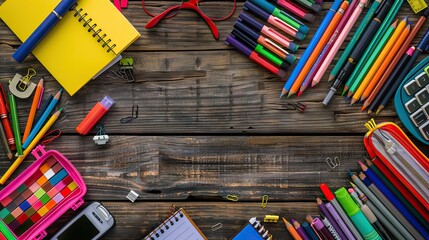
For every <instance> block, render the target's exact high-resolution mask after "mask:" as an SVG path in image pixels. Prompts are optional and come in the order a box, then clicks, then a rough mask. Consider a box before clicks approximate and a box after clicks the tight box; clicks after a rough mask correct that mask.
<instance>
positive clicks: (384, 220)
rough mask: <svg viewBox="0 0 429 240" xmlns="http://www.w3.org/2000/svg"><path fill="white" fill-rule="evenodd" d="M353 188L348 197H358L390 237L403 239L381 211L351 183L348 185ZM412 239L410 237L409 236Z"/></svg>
mask: <svg viewBox="0 0 429 240" xmlns="http://www.w3.org/2000/svg"><path fill="white" fill-rule="evenodd" d="M350 184H351V185H352V187H353V190H354V192H352V193H351V194H350V195H351V196H352V197H353V196H356V195H358V197H357V198H358V199H360V200H362V203H363V204H366V205H367V206H368V207H369V209H371V211H372V212H373V213H374V214H375V216H376V217H377V218H378V219H379V220H380V222H381V223H382V224H383V225H384V226H385V227H386V228H387V229H388V230H389V231H390V233H392V235H393V236H394V237H395V238H396V239H405V238H404V236H402V235H401V233H400V232H399V231H398V230H397V229H396V227H395V226H394V225H393V223H391V222H390V221H389V220H387V217H385V216H384V215H383V214H382V213H381V210H379V209H378V208H377V207H376V206H375V205H374V204H373V203H372V202H371V201H370V200H369V199H368V198H367V197H366V195H365V194H364V193H363V192H362V191H361V190H360V189H359V188H358V187H357V186H356V185H355V184H353V183H350ZM411 237H412V236H411Z"/></svg>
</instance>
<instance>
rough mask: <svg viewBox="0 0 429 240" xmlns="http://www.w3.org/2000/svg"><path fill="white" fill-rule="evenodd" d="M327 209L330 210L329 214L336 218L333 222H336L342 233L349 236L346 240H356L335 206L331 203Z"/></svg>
mask: <svg viewBox="0 0 429 240" xmlns="http://www.w3.org/2000/svg"><path fill="white" fill-rule="evenodd" d="M325 207H326V209H328V211H329V213H330V214H331V216H332V217H333V218H334V221H333V222H336V223H337V224H338V226H339V227H340V229H341V231H343V233H344V234H345V235H346V236H347V238H346V239H350V240H356V238H355V237H354V235H353V234H352V233H351V232H350V229H349V228H348V227H347V225H346V224H345V223H344V221H343V219H341V217H340V215H338V213H337V211H336V210H335V208H334V206H332V204H331V203H326V204H325ZM331 223H332V222H331Z"/></svg>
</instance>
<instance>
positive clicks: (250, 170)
mask: <svg viewBox="0 0 429 240" xmlns="http://www.w3.org/2000/svg"><path fill="white" fill-rule="evenodd" d="M47 148H48V149H56V150H58V151H60V152H62V153H63V154H64V155H65V156H67V157H68V158H69V159H70V160H71V161H72V163H73V164H74V166H75V167H76V168H77V169H78V171H79V172H80V173H81V175H82V176H83V177H84V179H85V181H86V183H87V185H88V194H87V198H88V199H91V200H123V199H125V196H126V195H127V193H128V192H129V191H130V190H131V189H133V190H135V191H136V192H138V193H139V194H140V196H141V198H142V199H143V200H172V199H175V200H195V201H201V200H222V199H223V198H224V197H225V196H226V195H228V194H234V195H238V196H239V197H240V199H241V200H246V201H249V200H251V201H258V199H260V198H261V196H262V195H264V194H268V195H270V199H271V200H272V201H307V200H312V199H314V196H320V195H321V192H320V190H319V185H320V184H321V183H322V182H326V183H327V184H328V185H330V186H332V188H338V187H340V186H344V185H347V184H348V182H349V180H348V178H347V177H346V170H347V169H358V165H357V161H358V160H362V159H363V154H364V147H363V143H362V137H349V136H328V137H321V136H312V135H309V136H301V137H257V136H254V137H245V136H237V137H234V136H225V137H220V136H217V137H210V136H200V137H186V136H184V137H173V136H165V137H163V136H153V137H152V136H149V137H144V136H111V141H110V143H109V145H108V146H106V147H99V146H96V145H95V144H94V143H93V142H92V136H87V137H78V136H67V135H65V136H62V137H61V138H59V139H58V140H56V141H54V142H53V143H52V144H50V145H49V146H48V147H47ZM422 150H423V151H424V152H428V151H429V147H428V146H425V147H422ZM2 154H3V151H2ZM335 156H338V157H339V158H340V159H341V166H340V167H338V168H335V169H330V168H329V167H328V165H327V164H326V162H325V159H326V158H327V157H331V158H333V157H335ZM3 158H5V157H4V156H3ZM33 159H34V158H28V159H27V160H25V162H24V164H23V165H22V166H20V167H19V171H22V170H23V169H25V168H27V167H28V165H29V164H30V163H31V162H33ZM8 166H9V163H8V162H7V161H1V162H0V169H1V173H3V172H4V171H5V170H6V168H7V167H8ZM16 176H17V173H15V174H14V177H16Z"/></svg>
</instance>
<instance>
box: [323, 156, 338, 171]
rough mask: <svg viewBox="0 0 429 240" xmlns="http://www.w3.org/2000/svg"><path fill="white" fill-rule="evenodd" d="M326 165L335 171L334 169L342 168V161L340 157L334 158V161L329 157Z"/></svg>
mask: <svg viewBox="0 0 429 240" xmlns="http://www.w3.org/2000/svg"><path fill="white" fill-rule="evenodd" d="M326 163H327V164H328V166H329V167H330V168H331V169H334V168H336V167H338V166H340V164H341V162H340V159H339V158H338V157H334V159H332V158H330V157H327V158H326Z"/></svg>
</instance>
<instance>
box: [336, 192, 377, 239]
mask: <svg viewBox="0 0 429 240" xmlns="http://www.w3.org/2000/svg"><path fill="white" fill-rule="evenodd" d="M335 198H336V199H337V200H338V202H340V204H341V206H342V207H343V209H344V211H345V212H346V213H347V215H348V216H349V217H350V219H351V220H352V222H353V224H354V225H355V226H356V228H357V229H358V231H359V232H360V233H361V234H362V236H363V238H364V239H365V240H382V238H381V237H380V235H378V233H377V231H376V230H375V229H374V227H373V226H372V225H371V223H370V222H369V221H368V219H367V218H366V217H365V215H363V213H362V211H361V210H360V209H359V207H358V205H357V204H356V203H355V202H354V201H353V199H352V197H351V196H350V195H349V193H348V192H347V190H346V188H344V187H342V188H340V189H338V190H337V191H335Z"/></svg>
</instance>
